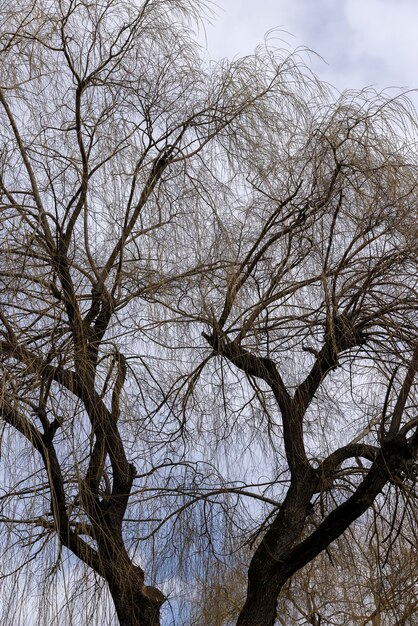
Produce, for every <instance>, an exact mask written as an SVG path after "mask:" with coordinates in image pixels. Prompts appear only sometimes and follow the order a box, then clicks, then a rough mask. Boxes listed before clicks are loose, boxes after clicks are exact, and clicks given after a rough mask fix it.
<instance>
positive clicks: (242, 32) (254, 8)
mask: <svg viewBox="0 0 418 626" xmlns="http://www.w3.org/2000/svg"><path fill="white" fill-rule="evenodd" d="M218 15H219V17H218V19H216V20H215V21H214V25H213V27H208V30H207V33H208V46H209V51H210V54H211V55H212V56H213V57H215V58H220V57H222V56H228V57H233V56H240V55H242V54H251V53H252V52H253V51H254V49H255V47H256V46H257V44H259V43H261V42H262V41H263V37H264V34H265V33H266V32H267V31H268V30H269V29H271V28H273V27H281V28H282V29H283V30H284V31H288V32H289V33H291V34H286V33H282V34H281V37H282V38H283V39H284V41H285V42H287V46H288V48H289V49H292V48H294V47H296V46H300V45H305V46H307V47H309V48H311V49H312V50H314V51H315V52H317V53H318V54H320V55H321V56H322V57H323V59H324V60H325V61H326V64H325V63H323V62H322V63H321V62H319V61H314V62H313V66H314V69H315V71H316V73H317V74H318V75H319V76H320V78H323V79H324V80H328V81H329V82H331V83H332V84H334V85H336V86H337V87H338V88H339V89H344V88H353V87H364V86H368V85H372V84H373V85H375V86H376V88H377V89H383V88H385V87H387V86H399V87H410V88H415V87H418V73H417V69H416V68H417V66H418V43H417V41H418V38H417V25H418V0H258V1H257V2H254V0H223V3H222V7H221V8H220V9H219V10H218ZM292 35H293V36H292ZM277 45H280V42H279V41H278V42H277Z"/></svg>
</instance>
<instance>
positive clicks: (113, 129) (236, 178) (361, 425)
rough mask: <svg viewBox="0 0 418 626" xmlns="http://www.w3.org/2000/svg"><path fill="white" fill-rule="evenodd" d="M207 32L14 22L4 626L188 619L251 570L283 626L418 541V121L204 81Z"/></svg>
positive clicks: (89, 15) (2, 405) (3, 198)
mask: <svg viewBox="0 0 418 626" xmlns="http://www.w3.org/2000/svg"><path fill="white" fill-rule="evenodd" d="M207 10H208V7H207V5H205V3H204V2H200V1H197V0H196V1H192V0H145V1H143V2H139V1H138V2H137V1H135V0H104V1H103V2H99V1H98V0H92V1H88V0H36V1H35V0H15V1H14V2H11V1H9V0H3V3H2V6H1V7H0V35H1V37H0V42H1V45H0V61H1V63H0V120H1V126H0V220H1V234H0V236H1V248H0V263H1V275H0V335H1V336H0V354H1V381H2V387H1V389H2V393H1V396H0V416H1V429H2V430H1V433H2V439H1V462H0V463H1V476H2V480H1V484H2V488H1V493H0V523H1V525H0V545H1V550H2V554H3V556H2V560H1V567H0V575H1V578H2V587H1V590H0V594H2V602H1V609H0V610H1V611H3V613H2V617H1V618H0V621H2V620H5V619H9V620H10V619H12V622H13V623H15V624H20V623H21V624H30V623H31V620H33V623H37V624H38V623H45V624H60V625H61V626H62V625H64V624H67V623H68V624H80V625H81V624H83V625H84V624H87V623H89V624H109V625H110V624H116V623H119V624H121V625H123V626H158V625H159V624H160V623H162V624H166V625H168V624H178V625H179V624H181V623H186V619H189V618H190V619H191V616H192V613H193V611H192V608H191V607H192V606H193V605H194V603H195V600H196V594H197V593H200V592H199V591H198V590H199V589H201V588H202V583H203V587H204V586H205V581H206V583H207V584H208V585H209V582H210V580H211V576H210V573H211V572H214V571H216V567H218V566H219V565H220V566H221V567H222V568H226V571H230V572H233V571H235V570H234V568H235V563H236V560H235V557H234V555H236V554H240V558H241V559H242V558H243V557H244V555H245V558H246V559H247V562H246V565H245V567H244V568H241V571H244V572H245V577H246V580H247V590H246V591H245V594H244V595H245V597H243V598H242V604H241V605H240V606H239V607H237V610H236V611H235V613H234V615H233V617H232V618H231V619H233V620H234V622H231V621H229V622H225V624H228V625H229V624H230V623H236V624H237V626H273V625H274V624H275V623H276V619H277V618H278V616H277V610H278V606H279V607H280V603H281V602H282V599H281V598H284V597H285V596H284V595H283V594H286V593H287V589H288V586H289V581H290V580H291V579H292V576H293V575H294V574H295V573H296V572H298V570H300V569H301V568H303V567H304V566H306V565H308V564H310V563H311V562H312V561H313V560H314V559H315V558H316V557H318V555H321V554H322V557H320V558H323V555H324V551H326V550H328V548H329V546H330V545H331V544H332V543H333V542H335V541H336V540H338V541H342V539H340V538H342V536H343V534H344V533H345V532H346V531H347V529H350V527H351V529H352V532H353V535H352V536H355V531H354V530H353V528H354V529H355V528H356V523H357V520H360V518H361V520H362V523H364V524H366V526H369V527H370V528H373V524H379V523H381V522H382V520H383V521H384V523H385V524H386V529H387V536H386V539H387V537H390V542H391V545H392V543H393V544H394V545H395V544H396V540H397V538H399V537H400V536H402V533H403V530H402V528H403V527H404V525H405V523H406V522H405V520H407V525H408V537H411V536H412V537H413V533H414V532H415V530H416V525H415V526H414V523H415V522H416V520H415V517H414V516H415V511H414V503H415V496H416V460H417V452H418V418H417V385H416V373H417V368H418V325H417V311H418V291H417V276H418V272H417V269H418V268H417V265H418V255H417V245H418V244H417V241H418V236H417V235H418V231H417V200H418V194H417V184H416V171H417V169H416V168H417V165H418V162H417V161H418V159H417V154H416V140H417V121H416V117H415V111H414V110H413V107H412V105H411V104H410V103H409V101H408V100H407V99H406V98H405V97H404V96H403V95H402V94H399V95H397V96H396V97H391V96H388V95H386V94H384V93H383V94H379V93H376V92H374V91H373V90H371V89H368V90H364V91H360V92H352V91H350V92H345V93H343V94H336V93H335V92H334V91H333V90H332V89H331V88H330V87H329V86H327V85H324V84H322V83H321V82H320V81H319V80H318V79H317V78H316V77H315V76H314V75H313V74H312V73H311V72H310V70H309V67H308V66H307V64H306V62H307V55H306V54H305V52H304V51H303V50H296V51H295V52H293V53H291V54H290V53H288V52H286V51H283V50H277V49H275V48H274V47H272V46H270V45H269V44H268V42H267V43H266V44H265V45H264V46H263V47H260V48H259V49H258V50H257V51H256V53H255V54H254V55H252V56H248V57H245V58H242V59H237V60H234V61H227V60H224V61H222V62H220V63H213V62H210V61H209V60H208V59H207V58H206V55H205V53H204V51H202V49H201V48H200V47H199V45H198V43H196V35H195V32H196V29H197V28H198V27H199V24H200V20H201V19H204V16H205V12H206V11H207ZM373 520H374V521H373ZM376 520H377V521H376ZM382 523H383V522H382ZM353 524H354V526H353ZM411 533H412V535H411ZM372 534H373V533H372ZM375 536H377V537H379V541H380V540H381V541H383V540H384V539H385V537H384V533H383V534H382V533H381V532H379V533H376V534H375ZM415 539H416V537H415ZM411 541H412V542H413V539H412V540H411ZM335 545H337V546H338V545H342V544H340V543H337V544H335ZM394 554H396V552H395V553H394ZM341 561H344V559H340V562H341ZM351 567H353V565H351ZM246 569H248V571H245V570H246ZM39 589H42V593H39ZM366 595H367V594H366ZM201 597H202V601H205V594H204V593H201ZM394 597H395V596H394ZM278 598H279V604H278ZM207 600H208V602H209V595H208V596H207ZM414 610H415V609H414ZM411 615H412V617H411V616H409V617H408V616H407V619H414V618H413V615H414V613H411ZM6 616H7V618H6ZM228 619H229V618H228ZM295 619H296V618H295ZM295 623H296V622H295ZM312 623H313V622H312ZM353 623H354V622H353ZM356 623H357V622H356ZM360 623H361V622H359V624H360ZM407 623H408V622H405V624H407ZM410 623H411V624H412V622H410ZM208 626H210V625H208Z"/></svg>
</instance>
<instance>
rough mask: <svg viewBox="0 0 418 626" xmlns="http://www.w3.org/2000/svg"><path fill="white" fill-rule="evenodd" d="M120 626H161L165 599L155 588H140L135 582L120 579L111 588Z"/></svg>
mask: <svg viewBox="0 0 418 626" xmlns="http://www.w3.org/2000/svg"><path fill="white" fill-rule="evenodd" d="M109 587H110V593H111V595H112V598H113V602H114V604H115V609H116V614H117V616H118V620H119V624H120V626H160V608H161V605H162V604H163V602H164V600H165V598H164V595H163V594H162V593H161V591H159V590H158V589H156V588H155V587H147V586H142V587H138V586H137V584H136V581H135V580H132V579H126V580H124V581H123V580H122V579H119V581H118V583H117V584H113V585H112V586H110V585H109Z"/></svg>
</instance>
